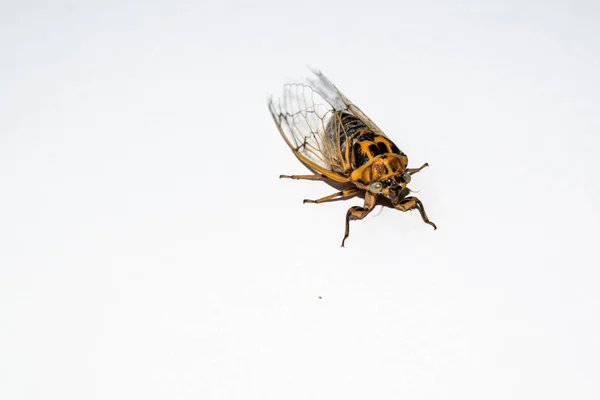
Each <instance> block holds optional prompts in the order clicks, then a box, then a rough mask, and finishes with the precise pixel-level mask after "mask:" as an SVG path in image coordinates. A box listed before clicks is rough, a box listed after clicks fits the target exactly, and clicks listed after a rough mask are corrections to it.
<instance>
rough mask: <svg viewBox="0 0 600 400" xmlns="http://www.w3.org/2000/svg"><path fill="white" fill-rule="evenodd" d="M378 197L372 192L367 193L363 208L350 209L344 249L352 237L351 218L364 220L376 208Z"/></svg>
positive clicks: (347, 214)
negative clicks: (350, 236) (349, 236)
mask: <svg viewBox="0 0 600 400" xmlns="http://www.w3.org/2000/svg"><path fill="white" fill-rule="evenodd" d="M376 199H377V197H376V196H375V195H373V194H371V192H366V193H365V203H364V204H363V206H362V207H356V206H355V207H350V208H349V209H348V212H347V213H346V231H345V232H344V239H342V247H344V242H345V241H346V238H347V237H348V235H350V217H352V218H354V219H363V218H364V217H366V216H367V214H368V213H369V212H370V211H371V210H372V209H373V207H374V206H375V200H376Z"/></svg>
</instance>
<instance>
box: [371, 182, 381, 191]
mask: <svg viewBox="0 0 600 400" xmlns="http://www.w3.org/2000/svg"><path fill="white" fill-rule="evenodd" d="M381 189H383V184H382V183H381V182H374V183H373V184H371V187H369V192H371V193H379V192H381Z"/></svg>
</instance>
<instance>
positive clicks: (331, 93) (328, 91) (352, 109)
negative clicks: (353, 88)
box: [308, 68, 387, 137]
mask: <svg viewBox="0 0 600 400" xmlns="http://www.w3.org/2000/svg"><path fill="white" fill-rule="evenodd" d="M311 71H312V72H313V73H314V74H315V78H313V79H309V80H308V82H309V84H310V85H311V86H312V87H314V88H315V90H316V91H317V92H319V93H320V94H321V95H322V96H323V97H324V98H325V99H327V101H328V102H329V103H330V104H332V105H333V106H334V107H335V109H336V110H346V111H347V112H349V113H351V114H353V115H354V116H356V117H357V118H358V119H360V120H361V121H362V122H363V123H364V124H365V125H367V126H368V127H369V128H371V129H372V130H373V132H375V133H377V134H379V135H382V136H385V137H387V135H386V134H385V133H383V131H382V130H381V129H379V127H378V126H377V125H375V123H374V122H373V121H371V119H370V118H369V117H367V115H366V114H365V113H364V112H362V110H361V109H360V108H358V107H357V106H356V105H355V104H353V103H352V102H351V101H350V99H348V98H347V97H346V96H344V94H343V93H342V92H340V90H339V89H338V88H337V87H336V86H335V85H334V84H333V82H331V81H330V80H329V79H328V78H327V77H326V76H325V75H323V73H322V72H321V71H319V70H316V69H312V68H311Z"/></svg>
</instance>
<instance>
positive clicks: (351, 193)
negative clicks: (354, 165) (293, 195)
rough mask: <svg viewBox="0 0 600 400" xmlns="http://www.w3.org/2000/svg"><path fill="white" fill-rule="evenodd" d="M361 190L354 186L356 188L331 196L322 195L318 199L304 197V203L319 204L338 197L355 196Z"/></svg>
mask: <svg viewBox="0 0 600 400" xmlns="http://www.w3.org/2000/svg"><path fill="white" fill-rule="evenodd" d="M360 191H361V189H359V188H355V187H354V188H350V189H345V190H342V191H341V192H337V193H334V194H330V195H329V196H325V197H321V198H320V199H317V200H309V199H304V203H317V204H319V203H323V202H324V201H329V200H333V199H335V198H336V197H348V196H354V195H355V194H357V193H358V192H360Z"/></svg>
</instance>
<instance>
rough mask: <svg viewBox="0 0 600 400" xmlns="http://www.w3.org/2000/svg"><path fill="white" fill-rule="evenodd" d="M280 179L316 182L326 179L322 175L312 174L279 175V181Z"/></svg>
mask: <svg viewBox="0 0 600 400" xmlns="http://www.w3.org/2000/svg"><path fill="white" fill-rule="evenodd" d="M281 178H289V179H310V180H317V179H325V178H327V177H326V176H325V175H322V174H314V175H279V179H281Z"/></svg>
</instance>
